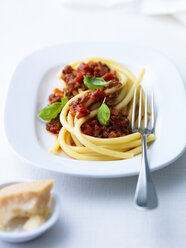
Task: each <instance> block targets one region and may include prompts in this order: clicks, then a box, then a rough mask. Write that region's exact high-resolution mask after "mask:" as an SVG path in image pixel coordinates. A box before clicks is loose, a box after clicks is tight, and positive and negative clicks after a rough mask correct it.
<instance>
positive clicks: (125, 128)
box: [46, 61, 131, 138]
mask: <svg viewBox="0 0 186 248" xmlns="http://www.w3.org/2000/svg"><path fill="white" fill-rule="evenodd" d="M83 76H86V77H88V78H92V77H101V78H103V79H104V80H105V81H106V82H108V83H107V84H106V86H105V87H102V88H100V89H97V90H92V91H90V92H88V93H87V94H85V95H84V96H83V97H82V98H78V99H76V100H75V101H73V102H72V103H71V104H70V105H69V106H70V113H71V115H72V116H73V117H75V116H76V117H77V119H80V118H82V117H84V116H87V115H88V114H89V113H90V110H89V107H86V103H87V102H88V101H89V100H90V99H91V100H93V102H94V103H95V102H96V103H100V105H101V103H102V102H103V99H104V98H106V99H105V103H106V104H107V105H108V107H109V109H110V121H109V125H108V126H103V125H101V124H99V122H98V120H97V117H95V118H93V119H91V120H88V121H87V122H85V123H84V124H83V125H82V127H81V130H82V132H83V133H84V134H87V135H91V136H94V137H100V138H113V137H120V136H124V135H127V134H130V133H131V127H130V121H129V120H128V118H127V116H126V115H124V114H122V112H120V111H118V110H116V109H114V108H113V107H112V105H113V103H114V99H115V98H116V97H117V96H118V93H117V92H114V93H112V94H109V95H105V90H106V89H110V88H113V87H115V88H119V87H121V85H122V84H121V83H120V82H119V79H118V77H117V75H116V71H114V70H111V69H110V68H109V67H108V66H107V65H106V64H104V63H102V62H92V61H89V62H88V63H81V64H80V65H79V66H78V67H77V69H74V68H72V67H71V66H70V65H67V66H66V67H65V68H64V69H63V70H62V79H63V80H64V82H65V83H66V88H64V89H63V91H61V90H59V89H55V90H54V92H53V93H52V94H51V95H50V96H49V99H48V100H49V105H50V104H53V103H55V102H60V101H61V99H62V97H63V96H64V93H65V94H66V96H67V98H68V99H71V98H72V97H74V96H75V95H77V94H78V93H79V92H80V91H85V90H87V89H88V88H87V86H86V85H85V84H84V82H83ZM61 127H62V125H61V123H60V120H59V115H58V116H57V117H56V118H55V119H53V120H51V121H49V122H48V123H47V124H46V129H47V130H48V131H49V132H51V133H53V134H58V133H59V131H60V129H61Z"/></svg>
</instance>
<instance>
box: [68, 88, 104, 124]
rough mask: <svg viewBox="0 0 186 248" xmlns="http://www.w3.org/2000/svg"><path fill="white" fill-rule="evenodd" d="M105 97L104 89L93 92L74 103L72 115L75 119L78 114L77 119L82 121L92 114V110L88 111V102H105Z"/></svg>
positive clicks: (71, 109)
mask: <svg viewBox="0 0 186 248" xmlns="http://www.w3.org/2000/svg"><path fill="white" fill-rule="evenodd" d="M104 97H105V93H104V89H103V88H101V89H98V90H92V91H91V92H89V93H88V94H86V95H84V96H83V97H82V98H78V99H77V100H75V101H73V102H72V103H71V104H70V105H69V106H70V113H71V115H72V116H73V117H75V116H76V114H77V116H76V117H77V119H80V118H82V117H84V116H86V115H88V114H90V110H89V109H87V108H86V107H85V106H84V105H85V104H86V103H87V102H88V100H90V99H92V100H93V101H94V102H99V101H100V100H101V101H103V99H104Z"/></svg>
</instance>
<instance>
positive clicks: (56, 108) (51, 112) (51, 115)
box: [38, 94, 68, 121]
mask: <svg viewBox="0 0 186 248" xmlns="http://www.w3.org/2000/svg"><path fill="white" fill-rule="evenodd" d="M67 102H68V98H67V97H66V94H64V97H63V98H62V99H61V102H55V103H53V104H51V105H48V106H46V107H45V108H43V109H42V110H41V111H39V113H38V114H39V117H40V118H41V119H43V120H45V121H50V120H52V119H55V118H56V117H57V115H58V114H59V113H60V112H61V110H62V108H63V107H64V106H65V104H66V103H67Z"/></svg>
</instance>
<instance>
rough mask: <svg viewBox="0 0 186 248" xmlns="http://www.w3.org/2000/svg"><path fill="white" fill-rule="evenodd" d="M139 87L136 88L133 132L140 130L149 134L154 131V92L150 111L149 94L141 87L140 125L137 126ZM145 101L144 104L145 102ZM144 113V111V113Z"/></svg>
mask: <svg viewBox="0 0 186 248" xmlns="http://www.w3.org/2000/svg"><path fill="white" fill-rule="evenodd" d="M137 90H138V89H137V88H135V90H134V97H133V106H132V121H131V128H132V132H140V133H144V134H149V133H153V132H154V97H153V94H152V97H151V111H148V109H149V105H148V99H147V94H144V93H143V89H142V88H140V93H139V109H138V125H137V126H138V127H137V128H136V127H135V119H136V102H137ZM143 103H144V104H143ZM142 113H144V114H143V115H142ZM149 114H150V115H151V122H150V124H151V125H150V128H148V117H149V116H148V115H149ZM143 118H144V126H142V119H143Z"/></svg>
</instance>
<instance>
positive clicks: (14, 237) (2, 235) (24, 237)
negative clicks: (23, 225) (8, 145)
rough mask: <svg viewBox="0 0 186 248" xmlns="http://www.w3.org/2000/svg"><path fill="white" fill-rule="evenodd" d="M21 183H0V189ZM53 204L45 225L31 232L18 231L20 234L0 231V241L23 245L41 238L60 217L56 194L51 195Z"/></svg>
mask: <svg viewBox="0 0 186 248" xmlns="http://www.w3.org/2000/svg"><path fill="white" fill-rule="evenodd" d="M19 182H23V181H22V180H21V181H16V182H15V181H9V182H6V183H1V185H0V188H3V187H5V186H8V185H10V184H14V183H19ZM52 196H53V199H54V204H53V205H52V214H51V216H50V217H49V218H48V219H47V220H46V222H45V223H43V224H42V225H41V226H40V227H38V228H36V229H35V230H32V231H20V232H15V231H14V232H13V231H1V230H0V239H1V240H3V241H6V242H9V243H23V242H27V241H30V240H33V239H35V238H37V237H39V236H41V235H42V234H43V233H44V232H46V231H47V230H48V229H50V228H51V227H52V226H53V225H54V224H55V223H56V221H57V220H58V218H59V215H60V205H61V204H60V199H59V197H58V196H57V195H56V194H53V193H52Z"/></svg>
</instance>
